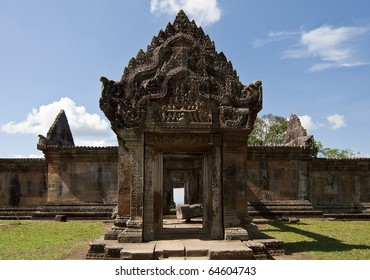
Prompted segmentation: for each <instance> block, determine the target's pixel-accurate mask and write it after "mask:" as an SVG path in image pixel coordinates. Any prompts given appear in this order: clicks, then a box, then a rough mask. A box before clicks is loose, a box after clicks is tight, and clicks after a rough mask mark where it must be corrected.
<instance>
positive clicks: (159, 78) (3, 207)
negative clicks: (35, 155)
mask: <svg viewBox="0 0 370 280" xmlns="http://www.w3.org/2000/svg"><path fill="white" fill-rule="evenodd" d="M101 82H102V96H101V99H100V108H101V109H102V111H103V112H104V114H105V115H106V117H107V118H108V120H109V121H110V123H111V127H112V130H113V131H114V132H115V134H116V135H117V140H118V147H78V146H75V144H74V140H73V135H72V132H71V130H70V128H69V125H68V120H67V118H68V116H66V114H65V113H64V111H61V112H60V114H59V115H58V116H57V117H56V119H55V122H54V123H53V125H52V127H51V128H50V130H49V132H48V133H47V135H46V136H42V135H39V143H38V145H37V147H38V149H39V150H41V151H42V152H43V153H44V158H43V159H0V218H3V219H5V218H6V219H9V218H21V219H31V218H32V219H53V218H54V217H55V216H56V215H64V216H66V217H67V219H112V220H114V226H113V227H112V229H111V230H110V231H109V232H108V233H107V234H106V235H105V237H104V238H103V239H101V240H99V241H96V242H92V243H91V248H90V251H89V254H88V257H89V258H96V259H99V258H100V259H101V258H105V259H119V258H123V259H130V258H149V259H150V258H161V257H163V254H164V253H163V251H158V250H159V249H158V248H160V247H161V246H162V245H158V244H162V243H156V244H157V245H158V246H157V249H156V250H157V251H155V252H153V247H150V246H152V245H150V244H153V243H152V242H155V241H158V240H159V241H161V240H166V242H170V241H168V240H170V239H183V240H193V239H197V240H208V241H210V242H211V241H212V242H216V241H219V242H227V241H229V242H231V241H237V240H238V241H239V243H240V244H242V242H244V243H243V244H244V247H245V249H243V250H242V251H238V252H239V253H240V255H236V256H228V255H227V254H226V253H225V254H223V253H220V252H219V251H218V252H216V253H214V255H213V258H266V257H267V253H266V252H268V254H270V255H271V254H280V253H281V252H283V251H282V248H281V245H282V244H281V242H279V241H276V240H271V239H265V240H262V239H261V236H260V234H259V232H258V230H257V228H256V227H255V225H253V223H252V220H253V218H254V217H263V218H269V219H271V218H272V219H274V218H282V217H335V218H343V217H344V218H353V219H369V218H370V159H368V158H362V159H361V158H355V159H323V158H315V157H313V155H312V150H313V137H312V136H309V135H307V133H306V131H305V129H304V128H303V127H302V126H301V123H300V121H299V118H298V117H297V116H295V115H292V116H291V118H290V120H289V125H288V131H287V132H286V138H285V145H282V146H274V147H271V146H248V145H247V139H248V135H249V134H250V132H251V131H252V129H253V125H254V121H255V119H256V117H257V114H258V112H259V111H260V110H261V109H262V82H261V81H255V82H252V83H250V84H248V85H244V84H242V83H241V81H239V77H238V76H237V73H236V71H235V70H234V69H233V66H232V64H231V62H230V61H228V60H227V59H226V57H225V55H224V54H223V53H222V52H220V53H219V52H217V51H216V49H215V45H214V43H213V42H212V41H211V39H210V38H209V36H208V35H206V34H204V32H203V30H202V28H200V27H198V26H197V25H196V24H195V22H194V21H190V20H189V19H188V18H187V16H186V15H185V13H184V12H183V11H180V12H179V13H178V15H177V16H176V18H175V20H174V22H173V23H169V24H168V25H167V27H166V28H165V30H164V31H163V30H161V31H160V32H159V34H158V35H157V36H155V37H154V38H153V39H152V42H151V43H150V45H149V46H148V47H147V50H146V51H143V50H140V51H139V52H138V54H137V56H136V58H132V59H131V60H130V61H129V63H128V66H127V67H126V68H125V69H124V72H123V75H122V78H121V80H120V81H111V80H109V79H107V78H105V77H102V78H101ZM112 213H113V215H112ZM225 240H227V241H225ZM256 240H258V241H256ZM248 242H249V243H248ZM253 242H254V243H253ZM134 243H137V244H139V243H142V244H149V245H150V246H149V245H148V246H149V247H147V251H145V252H146V253H145V254H144V253H142V254H141V255H140V254H138V255H135V256H133V255H132V253H131V251H130V248H128V247H127V246H128V245H127V244H134ZM125 244H126V245H125ZM197 244H198V243H197ZM215 244H216V243H212V246H216V245H215ZM228 244H229V245H228V246H234V245H232V244H234V243H228ZM125 246H126V247H125ZM197 246H198V247H202V246H205V245H204V244H203V243H202V244H201V243H199V244H198V245H197ZM124 248H126V249H124ZM250 248H252V249H250ZM261 248H265V249H266V250H267V251H266V250H265V249H263V250H265V251H266V252H265V253H261V252H262V251H263V250H262V249H261ZM123 249H124V250H123ZM122 250H123V251H122ZM125 250H126V251H125ZM150 250H152V253H150ZM179 251H180V252H181V248H180V250H179ZM183 251H184V250H182V252H183ZM203 251H205V250H203ZM148 252H149V253H148ZM208 254H209V255H211V253H208ZM158 256H159V257H158Z"/></svg>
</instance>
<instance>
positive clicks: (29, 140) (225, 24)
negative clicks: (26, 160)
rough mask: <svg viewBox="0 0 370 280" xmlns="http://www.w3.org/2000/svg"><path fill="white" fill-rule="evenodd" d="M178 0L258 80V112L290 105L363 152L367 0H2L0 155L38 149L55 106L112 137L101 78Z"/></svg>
mask: <svg viewBox="0 0 370 280" xmlns="http://www.w3.org/2000/svg"><path fill="white" fill-rule="evenodd" d="M180 8H182V9H184V10H185V12H186V13H187V15H188V16H189V18H191V19H194V20H195V21H196V22H197V24H198V25H200V26H202V28H203V29H204V31H205V32H206V33H207V34H209V36H210V37H211V39H212V40H213V41H214V42H215V45H216V49H217V51H219V52H221V51H222V52H224V53H225V55H226V57H227V58H228V59H229V60H230V61H231V62H232V63H233V66H234V68H235V69H236V70H237V72H238V75H239V77H240V80H241V81H242V83H244V84H249V83H250V82H252V81H254V80H262V82H263V89H264V100H263V110H262V111H261V112H260V116H262V115H264V114H268V113H272V114H275V115H280V116H284V117H286V118H289V116H290V115H291V114H292V113H295V114H297V115H298V116H300V117H301V121H302V123H303V125H304V126H305V127H306V128H307V130H308V133H309V134H313V135H314V137H315V139H316V140H318V141H320V142H322V144H323V145H324V146H325V147H331V148H339V149H345V148H349V149H352V150H353V151H356V152H360V156H362V157H370V145H369V139H370V129H369V128H370V110H369V108H370V50H369V47H368V46H369V45H370V3H369V1H368V0H351V1H344V0H325V1H323V0H319V1H318V0H310V1H296V0H280V1H279V0H265V1H261V0H253V1H252V0H218V1H216V0H213V1H212V0H193V1H191V0H188V1H184V0H183V1H180V0H172V1H170V0H168V1H167V0H152V1H150V0H142V1H119V0H104V1H103V0H99V1H98V0H73V1H72V0H65V1H52V0H33V1H27V0H1V1H0V34H1V37H0V40H1V41H0V42H1V43H0V85H1V86H0V112H1V113H0V144H1V149H0V157H2V158H4V157H29V156H42V153H41V152H40V151H38V150H37V149H36V143H37V141H38V137H37V135H38V134H43V135H46V134H47V131H48V129H49V127H50V125H51V123H52V122H53V120H54V118H55V117H56V115H57V113H58V112H59V111H60V110H61V109H64V110H65V111H66V113H67V117H68V119H69V122H70V126H71V128H72V132H73V135H74V138H75V143H76V144H77V145H99V146H101V145H116V144H117V142H116V139H115V136H114V135H113V133H112V132H111V130H110V126H109V123H108V121H107V119H106V118H105V117H104V114H103V113H102V112H101V111H100V109H99V97H100V94H101V83H100V81H99V78H100V76H106V77H108V78H109V79H113V80H117V81H118V80H119V79H120V77H121V75H122V72H123V69H124V67H125V66H126V65H127V64H128V61H129V60H130V58H131V57H133V56H136V54H137V52H138V51H139V49H143V50H145V49H146V46H147V45H148V44H150V42H151V39H152V37H153V36H154V35H157V34H158V32H159V30H160V29H164V28H165V27H166V25H167V23H168V22H172V21H173V19H174V17H175V15H176V14H177V11H178V10H179V9H180Z"/></svg>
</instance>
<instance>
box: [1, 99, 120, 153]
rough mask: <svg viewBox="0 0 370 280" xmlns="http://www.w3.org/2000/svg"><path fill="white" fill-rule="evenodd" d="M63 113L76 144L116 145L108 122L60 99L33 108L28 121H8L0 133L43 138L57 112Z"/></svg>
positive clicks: (72, 102) (69, 100) (66, 100)
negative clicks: (33, 135)
mask: <svg viewBox="0 0 370 280" xmlns="http://www.w3.org/2000/svg"><path fill="white" fill-rule="evenodd" d="M62 109H63V110H64V111H65V113H66V116H67V119H68V123H69V126H70V128H71V130H72V135H73V137H74V140H75V143H76V145H85V144H84V143H90V145H92V144H99V145H103V146H106V145H116V144H115V143H114V141H113V139H115V137H114V134H113V132H112V131H111V129H110V125H109V123H108V122H107V121H106V120H104V119H102V118H101V117H100V116H99V115H98V114H91V113H88V112H86V108H85V107H83V106H77V105H76V104H75V102H74V101H73V100H72V99H70V98H68V97H63V98H61V99H60V100H59V101H55V102H53V103H51V104H47V105H42V106H40V108H39V109H32V112H31V113H29V114H28V115H27V118H26V119H25V120H23V121H20V122H14V121H11V122H8V123H6V124H4V125H2V127H1V130H2V131H3V132H6V133H11V134H16V133H19V134H30V133H31V134H35V135H37V134H42V135H46V134H47V132H48V131H49V128H50V126H51V125H52V123H53V122H54V120H55V117H56V116H57V115H58V113H59V112H60V110H62Z"/></svg>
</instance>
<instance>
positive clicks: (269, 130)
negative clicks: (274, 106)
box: [248, 114, 288, 146]
mask: <svg viewBox="0 0 370 280" xmlns="http://www.w3.org/2000/svg"><path fill="white" fill-rule="evenodd" d="M287 127H288V121H287V119H286V118H284V117H281V116H275V115H273V114H267V115H263V116H262V117H261V118H258V117H257V119H256V121H255V123H254V129H253V131H252V132H251V134H250V135H249V139H248V144H249V145H263V146H274V145H282V144H284V137H285V132H286V130H287Z"/></svg>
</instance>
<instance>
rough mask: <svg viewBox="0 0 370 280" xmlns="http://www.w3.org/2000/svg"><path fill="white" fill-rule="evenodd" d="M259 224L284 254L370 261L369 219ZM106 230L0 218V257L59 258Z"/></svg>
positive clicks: (100, 226) (94, 224)
mask: <svg viewBox="0 0 370 280" xmlns="http://www.w3.org/2000/svg"><path fill="white" fill-rule="evenodd" d="M260 226H261V231H262V232H263V233H265V234H266V235H268V236H271V237H274V238H278V239H281V240H283V241H284V248H285V249H286V251H287V252H288V253H290V252H291V253H302V254H305V255H307V256H309V257H310V258H312V259H326V260H360V259H362V260H370V222H369V221H327V220H314V219H312V220H310V219H307V220H306V219H304V220H301V221H300V222H299V223H297V224H291V223H287V222H283V221H273V222H269V223H267V224H263V225H260ZM106 232H107V225H106V224H104V223H103V222H77V221H73V222H67V223H57V222H53V221H1V220H0V259H2V260H16V259H22V260H31V259H32V260H57V259H63V257H64V256H66V255H68V254H70V253H72V252H74V251H76V250H79V249H81V248H83V247H84V246H86V245H87V244H88V242H89V241H91V240H93V239H95V238H97V237H98V236H101V235H102V234H104V233H106Z"/></svg>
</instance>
